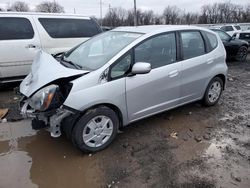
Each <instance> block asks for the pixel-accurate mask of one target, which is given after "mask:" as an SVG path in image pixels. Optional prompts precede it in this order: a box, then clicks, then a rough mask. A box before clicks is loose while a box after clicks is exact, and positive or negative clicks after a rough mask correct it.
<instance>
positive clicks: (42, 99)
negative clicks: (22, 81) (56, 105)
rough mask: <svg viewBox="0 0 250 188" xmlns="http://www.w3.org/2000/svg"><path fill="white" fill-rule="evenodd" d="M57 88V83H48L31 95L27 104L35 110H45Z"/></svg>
mask: <svg viewBox="0 0 250 188" xmlns="http://www.w3.org/2000/svg"><path fill="white" fill-rule="evenodd" d="M58 90H59V86H57V85H49V86H47V87H44V88H42V89H41V90H39V91H38V92H36V93H35V94H34V95H33V96H32V97H31V99H30V101H29V105H30V106H31V107H32V108H33V109H35V110H39V111H45V110H47V109H48V108H49V106H50V104H51V102H52V100H53V98H54V96H55V94H56V92H57V91H58Z"/></svg>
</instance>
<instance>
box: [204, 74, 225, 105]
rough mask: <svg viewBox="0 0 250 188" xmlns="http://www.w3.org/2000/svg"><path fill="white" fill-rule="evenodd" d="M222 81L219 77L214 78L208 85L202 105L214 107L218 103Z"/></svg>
mask: <svg viewBox="0 0 250 188" xmlns="http://www.w3.org/2000/svg"><path fill="white" fill-rule="evenodd" d="M223 85H224V84H223V81H222V79H221V78H220V77H214V78H213V79H212V80H211V81H210V82H209V84H208V86H207V89H206V92H205V95H204V97H203V104H204V105H205V106H214V105H216V104H217V103H218V101H219V99H220V96H221V94H222V91H223Z"/></svg>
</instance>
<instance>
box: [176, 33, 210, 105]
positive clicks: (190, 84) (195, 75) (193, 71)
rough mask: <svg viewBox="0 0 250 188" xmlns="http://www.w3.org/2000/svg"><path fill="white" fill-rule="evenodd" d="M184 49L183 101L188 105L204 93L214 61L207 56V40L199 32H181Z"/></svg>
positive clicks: (182, 63) (182, 65)
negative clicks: (210, 67) (209, 69)
mask: <svg viewBox="0 0 250 188" xmlns="http://www.w3.org/2000/svg"><path fill="white" fill-rule="evenodd" d="M179 34H180V42H181V49H182V59H183V61H181V62H180V64H181V101H180V103H182V104H183V103H187V102H190V101H194V100H197V99H199V98H201V97H202V95H203V93H204V86H205V85H206V83H207V79H208V77H209V75H208V68H209V66H210V64H212V63H213V61H214V59H213V57H211V56H210V54H206V46H205V40H204V38H203V36H202V34H201V32H200V31H198V30H190V31H180V32H179Z"/></svg>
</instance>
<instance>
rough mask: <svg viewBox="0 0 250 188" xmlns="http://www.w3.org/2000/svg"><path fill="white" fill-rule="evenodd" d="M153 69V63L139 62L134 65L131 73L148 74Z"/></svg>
mask: <svg viewBox="0 0 250 188" xmlns="http://www.w3.org/2000/svg"><path fill="white" fill-rule="evenodd" d="M150 71H151V64H150V63H145V62H137V63H135V64H134V65H133V67H132V71H131V73H132V74H133V75H135V74H147V73H149V72H150Z"/></svg>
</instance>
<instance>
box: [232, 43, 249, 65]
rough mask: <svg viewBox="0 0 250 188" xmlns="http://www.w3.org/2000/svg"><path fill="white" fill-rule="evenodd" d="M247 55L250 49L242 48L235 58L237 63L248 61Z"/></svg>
mask: <svg viewBox="0 0 250 188" xmlns="http://www.w3.org/2000/svg"><path fill="white" fill-rule="evenodd" d="M247 54H248V49H247V47H246V46H241V47H240V48H239V50H238V52H237V54H236V56H235V59H236V61H242V62H244V61H246V58H247Z"/></svg>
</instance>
